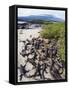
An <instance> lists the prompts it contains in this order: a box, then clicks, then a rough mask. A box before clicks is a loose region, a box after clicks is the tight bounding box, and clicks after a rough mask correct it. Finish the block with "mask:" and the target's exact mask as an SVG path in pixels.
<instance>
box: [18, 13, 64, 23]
mask: <svg viewBox="0 0 69 90" xmlns="http://www.w3.org/2000/svg"><path fill="white" fill-rule="evenodd" d="M18 20H20V21H30V20H46V21H56V22H64V20H63V19H61V18H58V17H56V16H53V15H48V14H44V15H30V16H23V17H18Z"/></svg>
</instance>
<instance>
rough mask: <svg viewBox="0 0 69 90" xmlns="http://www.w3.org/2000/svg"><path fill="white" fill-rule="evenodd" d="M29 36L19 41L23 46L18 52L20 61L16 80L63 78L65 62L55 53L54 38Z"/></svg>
mask: <svg viewBox="0 0 69 90" xmlns="http://www.w3.org/2000/svg"><path fill="white" fill-rule="evenodd" d="M31 38H32V39H28V38H27V39H26V40H21V41H20V42H19V43H22V45H23V47H22V48H21V51H20V52H19V55H20V57H21V59H22V63H20V64H19V65H18V71H19V72H18V81H20V82H21V81H24V80H25V79H26V80H25V81H28V80H29V81H32V80H34V81H35V80H61V79H65V62H64V61H63V60H61V59H60V57H59V55H58V53H57V50H58V48H57V44H56V40H55V39H51V40H49V39H43V38H41V37H40V36H38V37H32V36H31ZM23 62H24V63H23Z"/></svg>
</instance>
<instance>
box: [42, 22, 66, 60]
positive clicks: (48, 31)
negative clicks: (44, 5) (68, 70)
mask: <svg viewBox="0 0 69 90" xmlns="http://www.w3.org/2000/svg"><path fill="white" fill-rule="evenodd" d="M40 35H41V37H42V38H45V39H50V40H52V39H55V40H56V41H57V42H56V45H57V48H58V55H59V56H60V58H61V60H64V59H65V24H64V22H44V24H43V26H42V31H41V32H40Z"/></svg>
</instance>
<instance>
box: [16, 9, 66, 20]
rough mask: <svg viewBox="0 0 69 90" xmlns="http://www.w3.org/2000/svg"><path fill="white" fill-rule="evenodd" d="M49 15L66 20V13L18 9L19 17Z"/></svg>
mask: <svg viewBox="0 0 69 90" xmlns="http://www.w3.org/2000/svg"><path fill="white" fill-rule="evenodd" d="M43 14H49V15H54V16H56V17H59V18H62V19H64V20H65V11H61V10H48V9H45V10H43V9H29V8H18V16H29V15H43Z"/></svg>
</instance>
